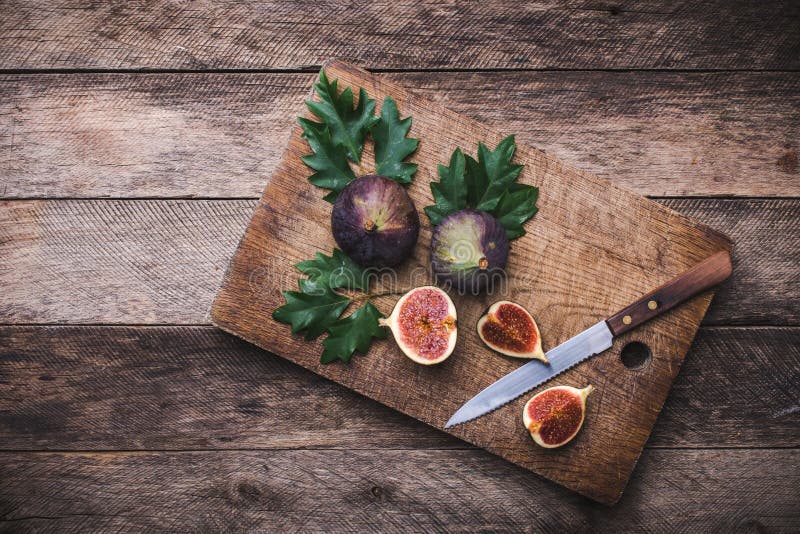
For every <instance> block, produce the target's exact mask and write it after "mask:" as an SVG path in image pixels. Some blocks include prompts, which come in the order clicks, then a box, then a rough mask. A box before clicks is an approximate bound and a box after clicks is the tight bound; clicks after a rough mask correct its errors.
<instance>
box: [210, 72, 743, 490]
mask: <svg viewBox="0 0 800 534" xmlns="http://www.w3.org/2000/svg"><path fill="white" fill-rule="evenodd" d="M325 70H326V72H327V74H328V77H329V78H330V79H335V78H339V80H340V82H339V87H340V89H342V88H344V87H346V86H351V87H354V88H356V87H363V88H365V89H366V91H367V92H368V94H369V95H370V96H371V97H372V98H374V99H375V100H376V101H377V102H378V108H380V102H381V101H382V100H383V98H384V96H386V95H390V96H392V97H393V98H394V99H395V100H396V101H397V103H398V107H399V109H400V114H401V116H403V117H405V116H408V115H411V116H413V126H412V129H411V132H410V134H411V136H413V137H416V138H419V139H420V140H421V141H420V145H419V150H418V151H417V152H416V154H414V155H413V156H412V161H414V162H417V163H419V170H418V172H417V174H416V176H415V179H414V183H413V184H412V185H411V186H409V189H408V191H409V194H410V195H411V197H412V198H413V199H414V201H415V203H416V206H417V209H418V210H419V212H420V221H421V223H422V225H421V230H420V237H419V242H418V244H417V247H416V250H415V254H414V257H413V258H411V259H410V260H409V261H407V262H406V263H405V264H404V265H403V266H402V267H401V268H400V269H399V270H398V280H399V285H401V286H405V285H406V284H404V283H403V280H408V279H409V276H410V273H411V272H412V271H414V272H415V273H416V278H415V279H414V280H415V282H414V285H424V284H427V283H430V282H431V279H430V278H429V277H428V278H425V279H420V277H419V273H420V272H427V269H428V254H429V249H428V247H429V244H430V238H431V227H430V224H429V222H428V220H427V217H425V215H424V214H423V213H422V208H423V207H424V206H427V205H429V204H431V203H432V198H431V193H430V188H429V183H430V182H431V181H432V180H436V179H437V177H436V165H437V164H439V163H443V164H446V163H447V162H448V160H449V157H450V154H451V153H452V151H453V150H454V149H455V148H456V147H461V148H462V149H463V150H464V151H465V152H467V153H470V154H474V153H475V152H476V149H477V143H478V141H483V142H484V143H486V144H487V145H489V147H490V148H493V147H494V146H495V145H496V144H497V143H498V142H499V141H500V140H501V139H502V138H503V137H504V136H505V135H507V134H509V133H513V132H502V133H500V132H494V131H492V130H489V129H488V128H486V127H485V126H483V125H482V124H480V123H479V122H476V121H474V120H471V119H468V118H465V117H462V116H460V115H457V114H455V113H453V112H450V111H448V110H446V109H444V108H442V107H440V106H439V105H437V104H435V103H433V102H432V101H430V100H429V99H427V98H424V97H422V96H420V95H418V94H415V93H414V92H413V91H407V90H405V89H403V88H401V87H399V86H397V85H395V84H393V83H391V82H388V81H386V80H385V79H384V78H383V77H382V76H381V75H379V74H370V73H368V72H365V71H363V70H360V69H357V68H355V67H353V66H350V65H347V64H344V63H341V62H331V63H329V64H327V65H326V66H325ZM309 81H311V80H309ZM309 85H310V84H309ZM307 153H309V148H308V146H307V144H306V143H305V141H304V140H303V139H301V137H300V128H299V127H297V128H296V129H295V130H294V132H293V133H292V136H291V138H290V139H289V144H288V146H287V148H286V151H285V153H284V156H283V159H282V161H281V162H280V164H279V166H278V168H277V169H276V170H275V172H274V174H273V175H272V177H271V178H270V179H269V185H268V186H267V188H266V189H265V190H264V194H263V196H262V197H261V200H260V202H259V205H258V207H257V208H256V211H255V213H254V215H253V218H252V220H251V221H250V224H249V226H248V228H247V231H246V233H245V235H244V238H243V239H242V241H241V243H240V245H239V248H238V250H237V251H236V254H235V256H234V258H233V260H232V262H231V265H230V267H229V268H228V271H227V273H226V275H225V279H224V282H223V285H222V288H221V289H220V291H219V293H218V295H217V297H216V299H215V301H214V304H213V307H212V310H211V317H212V321H213V323H214V324H215V325H217V326H218V327H220V328H222V329H224V330H226V331H228V332H231V333H233V334H235V335H237V336H240V337H242V338H244V339H245V340H247V341H250V342H252V343H254V344H256V345H258V346H259V347H262V348H264V349H267V350H269V351H271V352H274V353H276V354H279V355H281V356H282V357H284V358H287V359H289V360H291V361H293V362H295V363H298V364H300V365H302V366H303V367H305V368H308V369H310V370H312V371H314V372H316V373H318V374H320V375H322V376H325V377H328V378H330V379H331V380H334V381H335V382H338V383H340V384H342V385H344V386H346V387H348V388H351V389H353V390H355V391H358V392H359V393H362V394H364V395H366V396H368V397H370V398H373V399H375V400H377V401H378V402H381V403H383V404H385V405H387V406H390V407H392V408H394V409H396V410H399V411H401V412H403V413H406V414H408V415H410V416H412V417H415V418H416V419H419V420H421V421H423V422H425V423H428V424H430V425H432V426H435V427H437V428H439V429H441V428H442V427H443V426H444V424H445V422H446V421H447V420H448V418H449V417H450V416H451V415H452V414H453V412H454V411H455V410H456V409H457V408H458V407H460V406H461V405H462V404H463V403H464V402H465V401H466V400H468V399H469V398H470V397H472V396H473V395H474V394H475V393H477V392H478V391H480V390H481V389H483V388H484V387H485V386H487V385H489V384H490V383H492V382H493V381H495V380H496V379H498V378H500V377H501V376H503V375H505V374H506V373H508V372H510V371H512V370H513V369H515V368H517V367H518V366H519V365H521V364H523V363H525V360H517V359H513V358H508V357H505V356H501V355H499V354H496V353H493V352H491V351H490V350H488V349H487V348H486V347H485V346H484V345H483V344H482V343H481V341H480V339H479V338H478V335H477V333H476V331H475V324H476V322H477V321H478V318H479V317H480V315H481V314H482V312H483V311H484V310H485V309H486V308H487V307H488V306H489V305H490V304H491V303H492V302H494V301H496V300H500V299H501V298H502V299H507V300H512V301H515V302H518V303H520V304H522V305H523V306H525V307H526V308H527V309H528V310H530V311H531V313H532V314H533V315H534V317H535V318H536V320H537V322H538V324H539V327H540V329H541V334H542V339H543V346H544V349H545V350H549V349H550V348H552V347H555V346H556V345H558V344H559V343H561V342H563V341H565V340H566V339H568V338H569V337H571V336H572V335H574V334H576V333H578V332H580V331H582V330H583V329H585V328H587V327H589V326H591V325H593V324H595V323H596V322H597V321H599V320H601V319H604V318H606V317H608V316H609V315H611V314H613V313H614V312H616V311H618V310H620V309H621V308H622V307H624V306H625V305H627V304H629V303H631V302H633V301H634V300H635V299H636V298H637V297H639V296H641V295H643V294H645V293H646V292H648V291H649V290H650V289H653V288H655V287H656V286H658V285H660V284H662V283H664V282H666V281H667V280H669V279H671V278H672V277H674V276H675V275H677V274H679V273H681V272H682V271H684V270H685V269H687V268H689V267H691V266H692V265H694V264H696V263H698V262H700V261H701V260H703V259H705V258H706V257H708V256H710V255H711V254H713V253H714V252H717V251H719V250H730V247H731V242H730V240H729V239H728V238H727V237H726V236H724V235H722V234H720V233H718V232H715V231H713V230H711V229H709V228H708V227H706V226H704V225H702V224H699V223H697V222H695V221H692V220H690V219H687V218H686V217H683V216H681V215H679V214H677V213H675V212H674V211H671V210H669V209H667V208H665V207H663V206H662V205H660V204H658V203H655V202H652V201H650V200H647V199H645V198H642V197H639V196H637V195H635V194H633V193H631V192H628V191H625V190H623V189H620V188H618V187H616V186H614V185H613V184H612V183H610V182H608V181H607V180H603V179H600V178H598V177H596V176H593V175H591V174H589V173H586V172H583V171H579V170H576V169H574V168H572V167H570V166H569V165H566V164H565V163H562V162H561V161H559V160H557V159H556V158H554V157H552V156H550V155H547V154H545V153H543V152H541V151H539V150H536V149H533V148H528V147H524V146H519V147H518V150H517V153H516V162H517V163H521V164H524V165H525V168H524V170H523V172H522V175H521V176H520V181H521V182H524V183H529V184H533V185H536V186H539V188H540V195H539V201H538V206H539V212H538V213H537V215H536V216H535V217H534V218H533V219H532V220H531V221H530V222H528V223H527V225H526V229H527V230H528V233H527V235H525V236H524V237H522V238H520V239H518V240H516V241H513V242H512V246H511V254H510V257H509V265H508V272H509V277H508V281H507V287H506V288H505V290H504V292H503V294H502V295H495V296H486V295H483V296H481V297H474V296H458V295H453V299H454V301H455V304H456V307H457V310H458V322H459V337H458V342H457V345H456V349H455V352H454V353H453V355H452V356H451V357H450V358H449V359H448V360H446V361H445V362H444V363H442V364H440V365H436V366H432V367H425V366H421V365H417V364H415V363H413V362H412V361H411V360H409V359H408V358H406V357H405V356H404V355H403V354H402V353H401V352H400V350H399V349H398V348H397V346H396V345H395V343H394V340H393V339H391V336H389V338H388V339H387V340H385V341H375V342H374V343H373V345H372V348H371V350H370V351H369V353H368V354H366V355H359V354H356V355H355V356H354V357H353V359H352V360H351V362H350V363H349V364H346V365H345V364H341V363H335V364H330V365H321V364H320V363H319V355H320V353H321V351H322V346H321V343H320V341H321V339H322V338H320V339H318V340H317V341H314V342H306V341H304V340H303V339H302V338H301V337H300V336H293V335H291V333H290V330H289V326H288V325H285V324H279V323H276V322H275V321H274V320H273V319H272V318H271V314H272V311H273V310H274V309H275V308H277V307H278V306H280V305H281V304H283V297H282V295H281V291H282V290H286V289H296V285H297V282H296V280H297V278H298V275H299V273H298V272H297V271H296V270H295V269H294V267H293V264H295V263H297V262H298V261H301V260H305V259H310V258H312V257H313V256H314V254H315V253H316V252H324V253H326V254H330V251H331V250H332V249H333V247H334V245H335V243H334V241H333V238H332V236H331V232H330V211H331V205H330V204H328V203H327V202H325V201H323V200H322V197H323V195H324V194H325V191H323V190H321V189H317V188H316V187H314V186H313V185H311V184H310V183H309V182H308V181H307V179H306V178H307V177H308V176H309V174H310V173H311V171H310V170H309V169H308V168H307V167H306V166H305V165H304V164H303V163H302V162H301V160H300V157H301V156H302V155H305V154H307ZM363 161H364V170H365V171H366V172H371V171H372V170H373V169H372V168H371V167H370V165H371V163H372V161H373V157H372V153H371V146H367V147H366V148H365V154H364V157H363ZM426 276H427V275H426ZM395 289H396V288H395ZM711 297H712V293H711V292H708V293H705V294H702V295H700V296H698V297H696V298H694V299H692V300H691V301H689V302H688V303H686V304H684V305H682V306H680V307H678V308H676V309H675V310H673V311H671V312H668V313H666V314H665V315H663V316H661V317H659V318H657V319H655V320H653V321H651V322H649V323H647V324H646V325H644V326H643V327H641V328H639V329H636V330H634V331H632V332H630V333H628V334H625V335H623V336H622V337H620V338H618V339H617V340H615V342H614V346H613V348H612V349H611V350H609V351H607V352H605V353H603V354H602V355H600V356H596V357H594V358H591V359H589V360H588V361H586V362H583V363H582V364H580V365H578V366H576V367H575V368H573V369H571V370H570V371H568V372H566V373H564V374H562V375H560V376H559V377H557V378H556V379H554V380H553V381H551V382H550V383H549V384H546V385H545V386H543V387H542V388H540V389H543V388H545V387H548V386H552V385H558V384H561V385H572V386H576V387H584V386H586V385H587V384H592V385H593V386H594V387H595V392H594V393H593V394H592V395H591V396H590V397H589V400H588V404H587V415H586V422H585V424H584V427H583V430H582V431H581V432H580V433H579V434H578V436H577V437H576V438H575V439H574V440H573V441H572V442H571V443H569V444H568V445H566V446H565V447H563V448H560V449H556V450H545V449H542V448H540V447H538V446H537V445H535V444H534V443H533V441H532V440H531V438H530V437H529V435H528V432H527V430H526V429H525V428H524V427H523V425H522V418H521V413H522V406H523V405H524V403H525V401H526V400H527V399H528V398H529V397H530V396H531V395H532V394H533V393H531V394H530V395H525V396H523V397H520V398H519V399H517V400H516V401H514V402H512V403H510V404H508V405H506V406H504V407H503V408H501V409H499V410H496V411H495V412H493V413H491V414H489V415H487V416H484V417H481V418H479V419H477V420H474V421H470V422H469V423H467V424H464V425H461V426H457V427H454V428H451V429H448V430H447V432H449V433H450V434H452V435H454V436H457V437H459V438H461V439H463V440H465V441H468V442H469V443H473V444H475V445H477V446H479V447H483V448H485V449H486V450H489V451H491V452H493V453H495V454H497V455H499V456H501V457H503V458H505V459H507V460H509V461H511V462H513V463H515V464H518V465H520V466H522V467H524V468H526V469H530V470H532V471H535V472H536V473H539V474H540V475H542V476H544V477H547V478H549V479H551V480H553V481H555V482H557V483H559V484H562V485H564V486H566V487H568V488H571V489H573V490H575V491H577V492H579V493H581V494H583V495H586V496H588V497H590V498H592V499H595V500H597V501H600V502H603V503H608V504H611V503H614V502H616V500H617V499H618V498H619V497H620V495H621V494H622V491H623V489H624V487H625V484H626V483H627V481H628V478H629V476H630V474H631V472H632V470H633V468H634V466H635V465H636V461H637V459H638V458H639V454H640V452H641V450H642V447H643V446H644V444H645V442H646V441H647V438H648V436H649V435H650V430H651V429H652V426H653V424H654V423H655V420H656V417H657V416H658V413H659V412H660V411H661V407H662V405H663V403H664V400H665V399H666V397H667V394H668V392H669V389H670V387H671V385H672V381H673V379H674V378H675V376H676V374H677V373H678V370H679V368H680V366H681V363H682V361H683V358H684V356H685V355H686V352H687V350H688V348H689V345H690V344H691V342H692V339H693V338H694V335H695V332H696V331H697V328H698V326H699V324H700V321H701V319H702V318H703V315H704V314H705V312H706V309H707V307H708V304H709V302H710V300H711ZM396 299H397V297H381V298H380V299H378V300H377V301H376V305H377V306H378V308H379V309H380V311H381V312H382V313H383V314H384V315H388V314H389V313H390V312H391V310H392V307H393V305H394V302H395V301H396ZM632 341H639V342H642V343H644V344H646V345H647V346H648V347H649V349H650V352H651V357H650V359H649V360H648V361H646V362H645V363H644V364H642V365H640V366H638V367H636V368H628V367H626V366H625V365H624V364H623V362H622V359H621V357H620V352H621V350H622V348H623V347H625V346H626V344H628V343H630V342H632ZM537 391H538V390H537ZM320 416H321V417H324V416H325V414H320ZM287 417H291V414H287Z"/></svg>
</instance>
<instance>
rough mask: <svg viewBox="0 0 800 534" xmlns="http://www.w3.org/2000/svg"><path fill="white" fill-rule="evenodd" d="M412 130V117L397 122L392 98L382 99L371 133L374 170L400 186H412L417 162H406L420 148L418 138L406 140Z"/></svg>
mask: <svg viewBox="0 0 800 534" xmlns="http://www.w3.org/2000/svg"><path fill="white" fill-rule="evenodd" d="M410 129H411V117H406V118H405V119H403V120H400V114H399V113H398V111H397V103H396V102H395V101H394V100H393V99H392V97H389V96H387V97H386V98H385V99H384V100H383V106H382V107H381V116H380V119H379V120H378V122H376V123H375V125H374V126H373V127H372V130H371V131H370V133H371V134H372V139H373V140H374V141H375V171H376V172H377V173H378V174H380V175H382V176H386V177H388V178H393V179H394V180H396V181H397V182H400V183H401V184H408V183H411V177H412V175H413V174H414V173H415V172H417V164H416V163H406V162H405V161H403V160H405V159H406V158H407V157H408V156H410V155H411V154H412V153H413V152H414V151H415V150H417V146H418V145H419V139H412V138H410V137H407V135H408V131H409V130H410Z"/></svg>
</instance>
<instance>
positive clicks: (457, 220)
mask: <svg viewBox="0 0 800 534" xmlns="http://www.w3.org/2000/svg"><path fill="white" fill-rule="evenodd" d="M507 260H508V238H507V237H506V231H505V229H504V228H503V226H502V225H501V224H500V223H499V222H498V221H497V219H495V218H494V217H492V216H491V215H489V214H488V213H486V212H485V211H476V210H471V209H465V210H461V211H457V212H455V213H451V214H450V215H448V216H447V217H445V218H444V219H442V222H440V223H439V224H438V226H436V227H435V228H434V230H433V238H432V239H431V266H432V268H433V274H434V276H435V277H436V281H437V282H438V283H440V284H441V283H444V284H451V285H452V286H453V287H456V288H457V289H458V290H459V292H462V293H463V292H470V293H472V294H477V293H480V292H481V291H483V290H484V289H486V288H488V289H489V291H491V290H492V288H493V287H494V284H495V283H497V282H498V280H499V279H502V277H503V276H504V275H505V267H506V261H507Z"/></svg>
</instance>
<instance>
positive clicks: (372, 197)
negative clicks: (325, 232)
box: [331, 174, 419, 267]
mask: <svg viewBox="0 0 800 534" xmlns="http://www.w3.org/2000/svg"><path fill="white" fill-rule="evenodd" d="M331 230H332V231H333V238H334V239H335V240H336V244H337V245H338V246H339V248H340V249H342V251H343V252H344V253H345V254H347V255H348V256H350V258H352V259H353V261H355V262H356V263H358V264H359V265H361V266H362V267H394V266H395V265H398V264H399V263H401V262H402V261H403V260H405V259H406V258H408V257H409V256H410V255H411V251H412V250H413V249H414V245H416V244H417V237H418V236H419V214H418V213H417V209H416V207H415V206H414V202H413V201H412V200H411V197H409V196H408V193H407V192H406V190H405V189H404V188H403V186H402V185H400V184H398V183H397V182H395V181H394V180H391V179H389V178H386V177H384V176H377V175H374V174H373V175H367V176H362V177H360V178H356V179H355V180H353V181H352V182H350V183H349V184H347V187H345V188H344V189H343V190H342V192H341V193H339V197H338V198H337V199H336V203H335V204H334V205H333V211H332V212H331Z"/></svg>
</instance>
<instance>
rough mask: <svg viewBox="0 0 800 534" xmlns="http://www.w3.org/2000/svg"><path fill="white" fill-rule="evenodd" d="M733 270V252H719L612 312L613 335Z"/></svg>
mask: <svg viewBox="0 0 800 534" xmlns="http://www.w3.org/2000/svg"><path fill="white" fill-rule="evenodd" d="M731 271H732V267H731V257H730V254H728V252H726V251H722V252H718V253H716V254H714V255H713V256H711V257H709V258H707V259H706V260H703V261H702V262H700V263H698V264H697V265H695V266H694V267H692V268H691V269H689V270H688V271H685V272H684V273H683V274H681V275H678V276H677V277H676V278H673V279H672V280H670V281H669V282H667V283H666V284H664V285H663V286H661V287H659V288H658V289H656V290H654V291H652V292H650V293H648V294H647V295H645V296H643V297H642V298H640V299H639V300H637V301H636V302H634V303H633V304H631V305H630V306H628V307H627V308H625V309H623V310H621V311H620V312H619V313H617V314H615V315H612V316H611V317H609V318H608V319H607V320H606V323H608V327H609V328H610V329H611V332H612V333H613V334H614V336H618V335H620V334H624V333H625V332H627V331H628V330H631V329H633V328H636V327H637V326H639V325H640V324H642V323H644V322H645V321H649V320H650V319H652V318H653V317H655V316H657V315H661V314H662V313H664V312H665V311H667V310H671V309H672V308H674V307H675V306H677V305H678V304H680V303H681V302H684V301H686V300H688V299H690V298H692V297H693V296H695V295H697V294H698V293H702V292H703V291H705V290H706V289H710V288H711V287H713V286H715V285H717V284H719V283H720V282H722V281H723V280H725V279H726V278H728V277H729V276H730V275H731Z"/></svg>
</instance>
